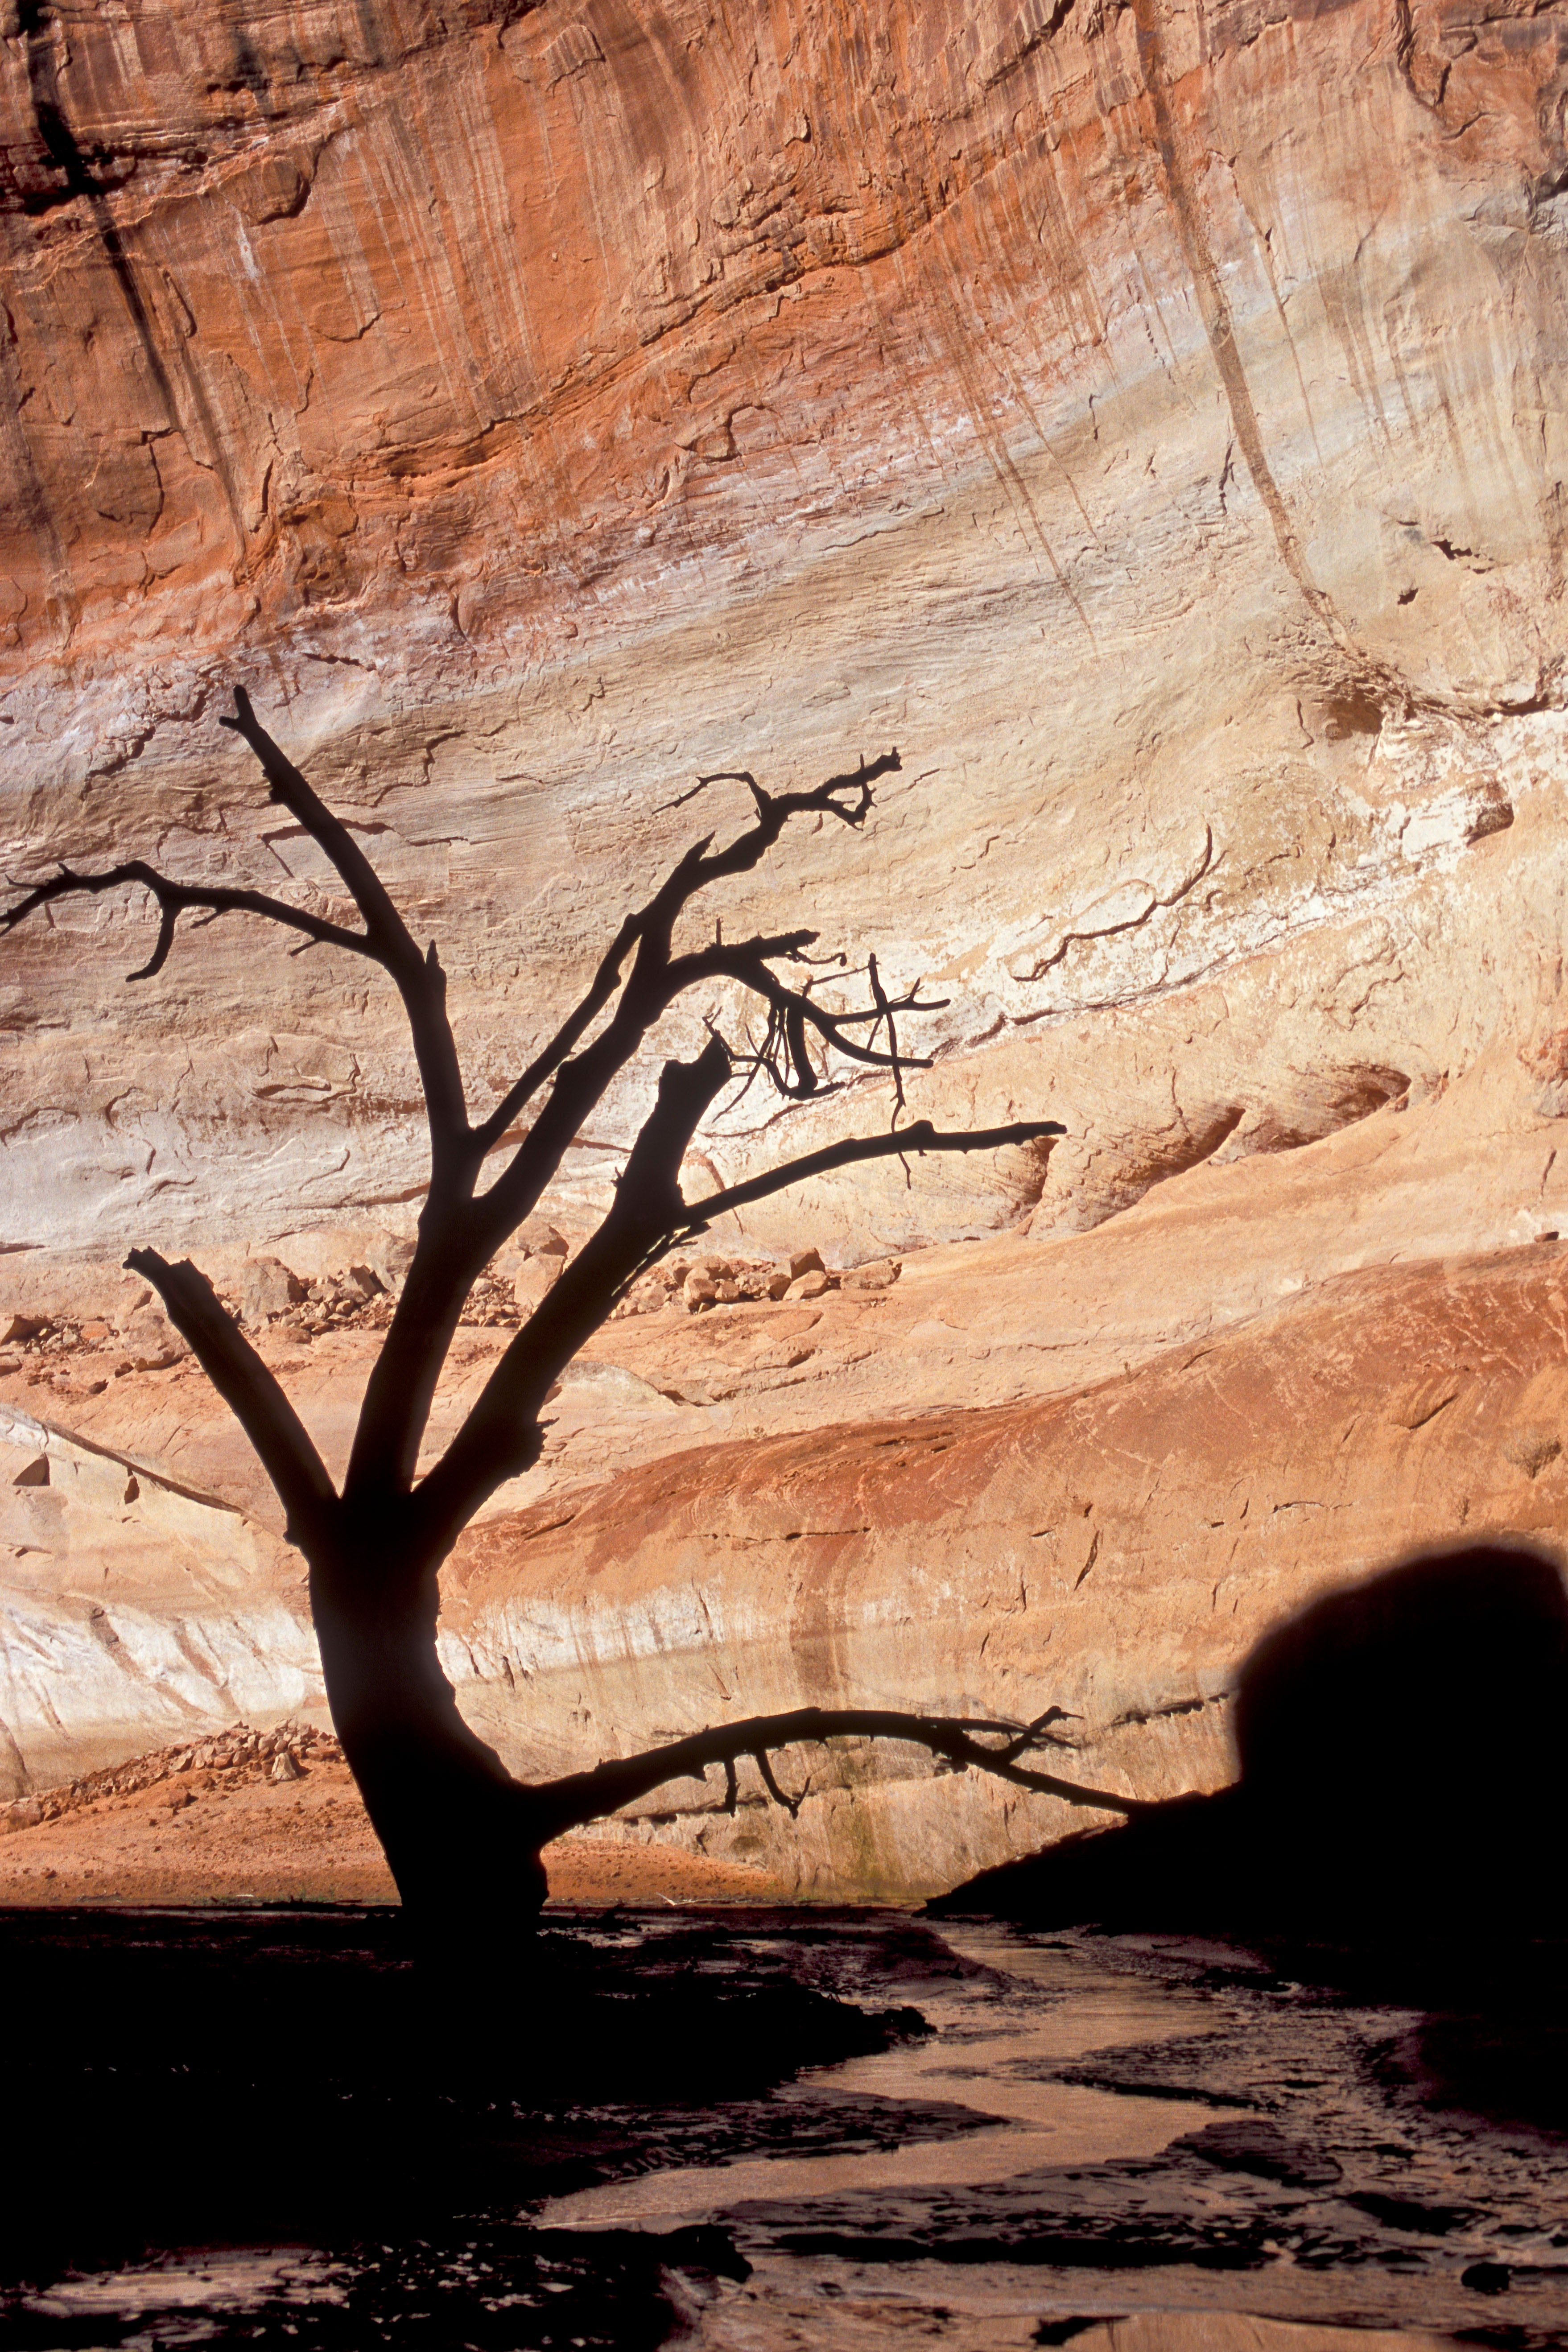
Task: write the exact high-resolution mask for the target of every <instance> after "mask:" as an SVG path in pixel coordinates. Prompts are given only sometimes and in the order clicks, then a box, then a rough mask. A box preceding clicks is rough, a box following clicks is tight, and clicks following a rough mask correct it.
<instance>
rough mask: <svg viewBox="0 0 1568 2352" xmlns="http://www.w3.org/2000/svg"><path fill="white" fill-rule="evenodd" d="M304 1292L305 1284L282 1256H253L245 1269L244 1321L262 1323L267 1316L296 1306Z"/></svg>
mask: <svg viewBox="0 0 1568 2352" xmlns="http://www.w3.org/2000/svg"><path fill="white" fill-rule="evenodd" d="M304 1296H305V1285H304V1284H303V1283H302V1282H301V1281H300V1277H299V1276H298V1275H297V1274H295V1273H294V1272H293V1271H292V1270H291V1268H289V1266H286V1265H284V1263H283V1261H282V1259H281V1258H277V1257H257V1258H252V1259H251V1260H250V1261H249V1263H248V1264H247V1266H246V1269H245V1279H244V1284H243V1286H242V1288H241V1291H240V1313H241V1315H242V1316H243V1317H244V1319H245V1320H246V1322H247V1323H265V1322H266V1321H267V1320H268V1317H269V1316H273V1315H281V1314H282V1313H283V1312H284V1310H285V1308H286V1307H295V1306H297V1305H298V1304H299V1302H300V1299H301V1298H303V1297H304Z"/></svg>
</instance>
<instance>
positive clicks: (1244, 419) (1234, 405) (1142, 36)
mask: <svg viewBox="0 0 1568 2352" xmlns="http://www.w3.org/2000/svg"><path fill="white" fill-rule="evenodd" d="M1161 6H1162V0H1132V14H1133V20H1134V22H1135V23H1136V25H1137V27H1138V62H1139V64H1140V66H1141V67H1142V72H1143V84H1144V88H1145V89H1147V90H1148V93H1149V99H1150V103H1151V104H1152V107H1153V110H1154V137H1155V142H1156V143H1157V145H1158V147H1159V150H1160V161H1161V163H1162V164H1163V168H1164V173H1165V185H1166V187H1167V189H1168V190H1169V192H1170V198H1171V209H1172V211H1173V213H1174V215H1175V220H1176V234H1177V236H1179V237H1180V239H1181V244H1182V252H1183V254H1184V257H1185V259H1186V264H1187V268H1188V269H1189V270H1190V272H1191V273H1192V279H1193V287H1194V292H1195V294H1196V296H1197V302H1198V313H1199V316H1200V317H1201V318H1202V320H1203V322H1204V331H1205V334H1206V335H1207V337H1208V343H1209V349H1210V351H1211V352H1213V354H1214V362H1215V368H1216V369H1217V370H1218V373H1219V379H1220V382H1221V383H1222V384H1223V385H1224V387H1225V395H1226V401H1227V402H1228V404H1229V406H1230V414H1231V421H1232V423H1233V424H1234V425H1235V428H1236V439H1237V446H1238V448H1239V449H1240V451H1241V454H1242V456H1243V457H1244V458H1245V459H1246V461H1247V472H1248V473H1249V474H1250V475H1251V477H1252V483H1253V488H1255V489H1256V490H1257V492H1258V498H1259V499H1260V500H1261V501H1262V505H1263V510H1264V512H1265V514H1267V516H1268V520H1269V523H1270V525H1271V526H1272V529H1273V532H1274V538H1275V541H1276V544H1277V545H1278V547H1279V556H1280V561H1281V562H1283V564H1284V566H1285V569H1286V570H1287V572H1289V574H1290V577H1291V579H1292V580H1293V581H1294V582H1295V583H1296V585H1297V587H1298V588H1299V589H1300V592H1301V595H1302V597H1303V598H1304V600H1305V602H1306V604H1307V605H1308V606H1309V608H1310V611H1311V613H1312V614H1313V615H1314V616H1315V618H1316V619H1317V620H1318V621H1320V622H1321V625H1322V626H1323V627H1324V628H1325V629H1326V630H1327V631H1328V633H1329V635H1331V637H1332V639H1333V641H1334V643H1335V645H1336V646H1338V647H1339V650H1340V651H1341V653H1342V654H1344V655H1346V656H1349V657H1350V658H1351V659H1352V661H1355V662H1356V665H1357V667H1358V669H1359V668H1361V667H1363V665H1362V663H1361V661H1360V658H1359V655H1358V652H1357V648H1356V646H1355V644H1354V642H1353V640H1352V637H1351V635H1350V633H1349V631H1348V630H1347V629H1346V627H1345V625H1344V624H1343V622H1342V620H1341V619H1340V616H1339V614H1337V613H1336V612H1335V610H1334V607H1333V604H1332V602H1331V599H1330V597H1329V596H1328V595H1327V594H1326V593H1324V591H1323V590H1322V589H1321V588H1320V587H1319V585H1318V583H1317V582H1316V581H1315V580H1314V579H1313V577H1312V575H1311V572H1310V570H1309V569H1308V565H1307V560H1306V558H1305V556H1304V555H1303V554H1302V552H1301V545H1300V541H1299V540H1298V538H1297V537H1296V532H1295V529H1294V526H1293V525H1292V523H1291V520H1290V517H1289V511H1288V509H1287V508H1286V505H1285V501H1284V499H1282V498H1281V496H1280V495H1279V484H1278V482H1276V480H1275V479H1274V476H1273V474H1272V473H1271V471H1270V470H1269V466H1268V457H1267V456H1266V455H1265V453H1264V447H1263V435H1262V432H1261V430H1260V428H1259V426H1258V411H1257V410H1256V409H1255V408H1254V406H1253V404H1252V394H1251V391H1250V389H1249V388H1248V385H1247V376H1246V373H1245V371H1244V369H1243V367H1242V364H1241V359H1240V355H1239V354H1238V352H1237V348H1236V328H1235V324H1234V322H1233V320H1232V319H1231V314H1230V304H1229V303H1228V302H1227V301H1226V297H1225V291H1224V289H1223V288H1222V286H1221V285H1220V280H1219V271H1218V269H1217V268H1216V267H1215V257H1214V254H1213V252H1212V251H1211V249H1210V247H1209V241H1208V233H1207V231H1206V229H1205V226H1204V219H1203V214H1202V211H1201V209H1200V207H1199V205H1198V200H1197V191H1196V189H1195V188H1194V184H1193V179H1192V174H1191V173H1190V172H1189V171H1188V169H1187V163H1186V158H1185V156H1184V154H1183V152H1182V150H1181V147H1180V145H1179V144H1178V142H1177V138H1176V131H1175V124H1174V122H1173V119H1172V114H1171V97H1170V82H1169V78H1168V75H1167V72H1166V67H1165V41H1164V30H1163V22H1162V16H1161Z"/></svg>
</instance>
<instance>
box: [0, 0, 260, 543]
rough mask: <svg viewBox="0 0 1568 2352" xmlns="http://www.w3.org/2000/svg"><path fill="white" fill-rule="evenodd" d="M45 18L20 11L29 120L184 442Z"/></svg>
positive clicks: (225, 480) (222, 466) (33, 9)
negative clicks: (78, 205) (88, 223)
mask: <svg viewBox="0 0 1568 2352" xmlns="http://www.w3.org/2000/svg"><path fill="white" fill-rule="evenodd" d="M43 20H44V7H43V5H42V0H31V5H28V6H26V7H24V8H22V9H21V10H19V11H18V21H19V25H20V29H21V30H22V32H23V33H24V35H25V37H26V43H27V86H28V89H29V92H30V95H31V98H32V102H33V119H34V121H36V123H37V129H38V137H39V138H40V140H41V141H42V142H43V145H44V151H45V152H46V154H47V156H48V159H49V161H50V163H52V164H53V165H54V167H55V169H56V170H57V171H58V173H60V174H61V176H62V178H63V179H64V181H65V184H66V187H67V189H68V192H69V194H71V195H73V196H79V197H81V198H82V199H83V201H84V202H85V203H86V205H87V206H88V209H89V212H90V213H91V215H92V221H93V226H94V227H95V228H96V229H97V231H98V237H99V242H100V245H101V246H102V247H103V252H104V257H105V258H106V260H107V261H108V263H109V266H110V269H111V270H112V271H113V272H114V277H115V282H116V284H117V285H118V286H119V288H120V291H121V296H122V297H123V299H124V302H125V307H126V310H128V311H129V312H130V314H131V323H132V326H133V327H134V328H135V330H136V335H137V340H138V341H140V343H141V345H142V352H143V354H144V356H145V358H146V361H147V365H148V367H149V368H150V369H151V371H152V374H153V383H155V384H156V385H157V387H158V396H159V398H160V400H161V401H162V402H163V410H164V414H165V415H166V416H167V417H168V420H169V423H170V425H171V426H172V427H173V429H174V431H175V432H176V433H178V434H179V435H180V436H181V437H182V439H184V441H185V442H186V445H187V446H189V436H188V434H186V432H185V426H184V418H183V417H182V416H181V414H180V408H179V404H178V402H177V401H176V399H175V397H174V384H173V382H172V381H171V379H170V375H169V371H168V368H167V367H166V365H165V364H164V361H163V352H162V351H161V350H160V349H159V346H158V338H157V335H156V332H155V331H154V329H153V320H152V318H151V316H150V314H149V312H148V310H147V305H146V304H145V302H144V301H143V300H142V289H141V288H140V287H139V286H138V285H137V283H136V273H135V271H134V269H133V268H132V265H131V257H130V256H129V255H128V254H127V252H126V250H125V244H124V240H123V238H122V237H121V234H120V231H119V229H118V227H117V226H115V221H114V215H113V214H112V213H111V212H110V208H109V204H108V201H107V198H106V196H105V194H104V191H103V189H102V188H101V187H100V184H99V182H98V180H97V179H96V178H95V177H94V174H93V171H92V167H91V165H90V164H89V161H88V159H87V156H86V155H85V154H84V153H83V152H82V149H81V148H80V146H79V144H78V142H77V139H76V135H75V133H74V132H73V131H72V130H71V127H70V125H69V123H68V121H66V119H65V116H64V114H63V112H62V111H61V109H60V103H59V89H58V80H57V78H56V73H55V61H54V56H53V52H52V49H51V47H50V46H49V45H48V42H47V35H46V33H45V30H44V21H43ZM184 376H185V386H186V390H187V392H188V393H189V394H190V399H191V404H192V406H193V407H194V408H195V412H196V415H197V416H198V417H199V418H200V420H201V426H202V431H203V433H204V435H205V438H206V443H207V455H206V456H205V457H202V456H201V455H200V454H198V453H197V452H196V451H195V450H193V451H192V453H191V454H192V456H193V457H195V458H196V462H197V463H198V465H210V466H211V467H212V469H213V471H214V472H215V473H216V476H217V478H218V481H219V483H220V484H221V486H222V488H223V494H224V500H225V503H226V506H227V508H228V513H229V520H230V522H231V523H232V524H233V526H234V534H235V542H236V551H237V552H239V553H243V551H244V547H245V525H244V522H243V520H241V516H240V511H239V503H238V500H237V498H236V496H235V490H234V485H233V483H232V482H231V480H230V479H229V473H228V467H227V466H226V463H225V461H224V455H223V444H222V441H221V440H220V438H219V436H218V430H217V423H216V418H215V417H214V415H213V413H212V408H211V405H210V404H209V403H208V400H207V396H206V394H205V391H204V389H203V387H202V384H201V383H200V380H199V379H198V377H197V375H196V373H195V369H194V368H192V367H191V366H189V365H188V364H187V365H186V367H185V370H184Z"/></svg>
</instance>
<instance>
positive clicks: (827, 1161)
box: [674, 1118, 1067, 1242]
mask: <svg viewBox="0 0 1568 2352" xmlns="http://www.w3.org/2000/svg"><path fill="white" fill-rule="evenodd" d="M1066 1133H1067V1129H1066V1128H1065V1127H1063V1126H1062V1125H1061V1124H1060V1122H1059V1121H1058V1120H1057V1119H1054V1118H1026V1119H1017V1120H1015V1122H1014V1123H1013V1125H1012V1126H1011V1127H978V1128H969V1129H965V1128H959V1129H956V1130H954V1131H952V1132H951V1133H950V1132H948V1131H946V1130H942V1129H936V1128H934V1127H932V1125H931V1121H930V1119H928V1118H919V1119H917V1120H916V1121H915V1123H914V1125H913V1127H900V1128H895V1129H893V1130H892V1131H891V1132H890V1133H889V1134H887V1135H852V1136H847V1137H846V1138H845V1139H844V1141H843V1142H842V1143H828V1144H825V1145H824V1146H823V1148H822V1150H820V1151H808V1152H805V1154H804V1155H803V1156H802V1157H801V1158H800V1159H799V1160H783V1161H781V1162H780V1164H779V1166H778V1167H776V1168H769V1169H767V1170H765V1171H763V1174H762V1175H761V1176H752V1177H751V1178H750V1179H749V1180H748V1181H746V1182H745V1183H744V1184H731V1185H730V1186H729V1187H728V1188H727V1190H725V1191H724V1192H710V1193H709V1194H708V1196H707V1198H706V1199H705V1200H701V1201H693V1202H691V1204H690V1206H689V1208H688V1210H687V1212H686V1215H685V1218H684V1220H683V1222H682V1223H681V1225H680V1227H679V1231H678V1232H677V1233H676V1234H675V1236H674V1239H675V1240H676V1241H677V1242H687V1241H689V1240H691V1239H692V1238H693V1236H694V1235H696V1234H700V1233H702V1232H704V1231H705V1230H706V1229H707V1227H708V1226H709V1225H710V1224H711V1223H712V1221H713V1219H714V1218H715V1217H721V1216H724V1215H725V1214H726V1213H728V1212H729V1211H730V1210H731V1209H743V1208H745V1207H747V1206H748V1205H749V1203H750V1202H752V1201H765V1200H766V1199H767V1198H768V1195H769V1194H770V1193H772V1192H783V1191H784V1187H785V1186H786V1185H789V1184H803V1183H805V1181H806V1180H807V1178H808V1177H812V1176H826V1175H830V1174H831V1173H832V1171H834V1170H835V1169H837V1168H852V1167H854V1166H855V1165H856V1163H857V1162H858V1161H859V1160H895V1159H901V1158H902V1157H903V1155H904V1153H905V1152H906V1151H912V1152H914V1153H915V1154H916V1156H917V1157H919V1156H920V1155H921V1154H923V1153H925V1152H927V1151H999V1150H1002V1149H1003V1147H1004V1146H1005V1145H1006V1144H1016V1143H1039V1142H1043V1141H1045V1140H1046V1139H1054V1138H1055V1137H1057V1136H1058V1135H1065V1134H1066Z"/></svg>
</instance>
